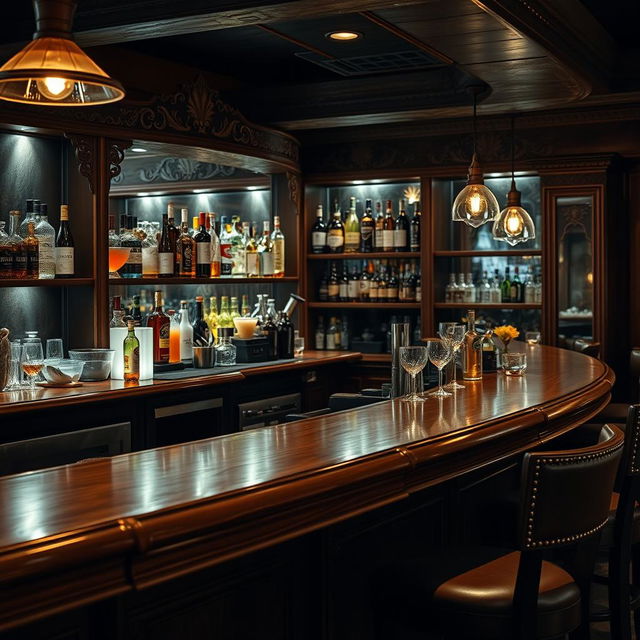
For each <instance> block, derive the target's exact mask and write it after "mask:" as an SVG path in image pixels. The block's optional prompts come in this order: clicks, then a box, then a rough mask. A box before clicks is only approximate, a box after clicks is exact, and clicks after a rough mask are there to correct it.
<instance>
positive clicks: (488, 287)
mask: <svg viewBox="0 0 640 640" xmlns="http://www.w3.org/2000/svg"><path fill="white" fill-rule="evenodd" d="M444 301H445V302H458V303H460V302H465V303H473V302H480V303H492V304H497V303H514V302H515V303H520V302H524V303H527V304H540V303H541V302H542V281H541V276H540V275H539V274H536V275H535V276H534V275H532V274H531V272H530V271H527V272H526V274H525V275H524V281H523V280H521V279H520V270H519V268H518V267H515V269H514V275H513V277H512V276H511V274H510V269H509V267H506V269H505V274H504V277H503V276H502V275H501V274H500V272H499V270H498V269H496V270H495V272H494V274H493V277H489V275H488V273H487V272H486V271H483V273H482V278H480V279H475V280H474V278H473V275H472V274H471V273H467V274H466V277H465V274H464V273H460V274H458V278H457V280H456V274H455V273H450V274H449V283H448V284H447V285H446V287H445V295H444Z"/></svg>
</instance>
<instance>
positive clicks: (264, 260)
mask: <svg viewBox="0 0 640 640" xmlns="http://www.w3.org/2000/svg"><path fill="white" fill-rule="evenodd" d="M260 265H261V267H262V275H263V276H272V275H273V251H263V252H262V253H261V254H260Z"/></svg>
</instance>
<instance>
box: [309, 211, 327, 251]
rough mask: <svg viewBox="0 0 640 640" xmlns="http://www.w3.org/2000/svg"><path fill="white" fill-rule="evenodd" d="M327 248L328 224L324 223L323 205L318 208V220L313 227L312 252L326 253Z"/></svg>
mask: <svg viewBox="0 0 640 640" xmlns="http://www.w3.org/2000/svg"><path fill="white" fill-rule="evenodd" d="M326 250H327V225H326V224H325V223H324V219H323V214H322V205H321V204H319V205H318V208H317V210H316V221H315V223H314V225H313V227H311V253H324V252H325V251H326Z"/></svg>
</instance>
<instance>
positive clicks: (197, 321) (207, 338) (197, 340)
mask: <svg viewBox="0 0 640 640" xmlns="http://www.w3.org/2000/svg"><path fill="white" fill-rule="evenodd" d="M200 227H201V230H204V220H203V219H202V218H200ZM207 235H209V234H207ZM223 300H224V298H223ZM203 303H204V298H203V297H202V296H196V317H195V318H194V320H193V324H192V325H191V326H192V327H193V345H194V346H195V347H208V346H210V344H211V331H210V330H209V325H208V324H207V323H206V322H205V320H204V304H203Z"/></svg>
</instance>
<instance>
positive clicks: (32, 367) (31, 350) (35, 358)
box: [20, 342, 44, 391]
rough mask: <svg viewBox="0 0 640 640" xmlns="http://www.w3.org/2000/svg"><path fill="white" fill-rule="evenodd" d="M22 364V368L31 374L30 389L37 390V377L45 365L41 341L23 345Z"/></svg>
mask: <svg viewBox="0 0 640 640" xmlns="http://www.w3.org/2000/svg"><path fill="white" fill-rule="evenodd" d="M20 365H21V366H22V370H23V371H24V372H25V373H26V374H27V375H28V376H29V389H30V390H31V391H35V390H36V387H35V381H36V377H37V375H38V374H39V373H40V371H41V370H42V367H43V366H44V355H43V354H42V343H41V342H27V343H25V344H23V345H22V358H21V361H20Z"/></svg>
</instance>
